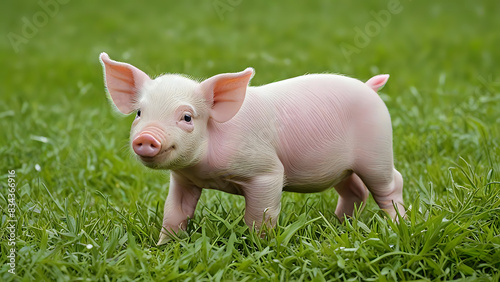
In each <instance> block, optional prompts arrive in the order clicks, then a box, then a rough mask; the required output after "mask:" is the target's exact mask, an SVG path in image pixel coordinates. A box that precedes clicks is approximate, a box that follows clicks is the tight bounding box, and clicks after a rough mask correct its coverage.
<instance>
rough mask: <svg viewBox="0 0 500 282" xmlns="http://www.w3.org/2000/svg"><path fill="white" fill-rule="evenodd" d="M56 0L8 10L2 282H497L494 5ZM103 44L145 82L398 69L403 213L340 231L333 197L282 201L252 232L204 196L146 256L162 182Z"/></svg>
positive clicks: (499, 187) (2, 114)
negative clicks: (139, 143) (143, 157)
mask: <svg viewBox="0 0 500 282" xmlns="http://www.w3.org/2000/svg"><path fill="white" fill-rule="evenodd" d="M61 2H64V3H59V2H57V1H56V0H42V1H41V2H38V3H37V1H13V0H7V1H3V2H2V4H0V7H1V8H0V19H1V20H0V21H1V22H2V24H1V25H0V34H1V35H2V39H1V40H0V61H1V62H2V68H0V81H1V83H0V169H1V170H0V185H1V186H0V187H1V192H0V206H1V207H0V208H1V210H2V212H1V214H2V217H1V228H0V238H1V242H0V247H1V255H0V280H2V281H51V280H58V281H97V280H100V281H129V280H134V281H135V280H137V281H168V280H181V281H218V280H233V281H254V280H258V281H289V280H294V281H295V280H298V281H325V280H330V281H331V280H342V281H344V280H347V281H401V280H438V281H443V280H463V281H498V280H499V279H500V274H499V272H500V128H499V124H500V69H499V67H498V66H499V65H500V52H499V51H498V50H499V49H498V46H500V33H499V32H498V27H499V26H500V17H499V16H498V15H499V14H500V5H499V3H498V1H494V0H489V1H486V0H485V1H476V2H471V1H465V0H463V1H462V0H460V1H430V0H425V1H409V0H401V1H397V0H385V1H370V2H369V3H366V2H368V1H365V2H363V3H361V2H354V1H316V0H314V1H294V2H293V4H292V3H290V2H292V1H287V2H285V1H242V0H241V1H229V0H209V1H155V3H152V2H147V3H148V4H147V5H146V4H145V3H146V2H144V1H143V2H137V1H117V0H113V1H99V2H98V1H62V0H61ZM40 3H42V4H40ZM43 3H46V4H43ZM102 51H106V52H107V53H108V54H110V56H111V57H112V58H113V59H116V60H121V61H127V62H130V63H132V64H134V65H136V66H138V67H139V68H141V69H143V70H144V71H145V72H147V73H148V74H150V75H152V76H156V75H159V74H161V73H164V72H171V73H186V74H189V75H191V76H193V77H197V78H206V77H209V76H212V75H214V74H217V73H221V72H235V71H240V70H243V69H244V68H245V67H247V66H252V67H254V68H255V70H256V75H255V77H254V79H253V80H252V85H260V84H265V83H269V82H272V81H276V80H281V79H285V78H288V77H293V76H297V75H302V74H305V73H316V72H331V73H342V74H346V75H348V76H352V77H356V78H359V79H361V80H366V79H368V78H370V77H371V76H373V75H375V74H378V73H389V74H391V78H390V80H389V82H388V84H387V85H386V87H385V88H384V89H383V90H382V91H381V94H380V95H381V96H382V98H383V99H384V101H385V102H386V104H387V106H388V108H389V111H390V113H391V116H392V121H393V130H394V133H393V135H394V152H395V164H396V168H397V169H398V170H399V171H400V172H401V173H402V175H403V177H404V179H405V188H404V189H405V190H404V199H405V204H406V205H407V210H408V218H407V220H404V221H403V222H401V224H394V223H392V222H390V221H387V220H386V219H384V214H383V213H382V212H381V211H380V210H379V209H378V207H377V206H376V204H375V202H374V201H373V199H372V198H370V200H369V202H368V205H367V207H366V209H365V210H364V211H362V212H361V213H359V214H358V215H357V216H356V217H355V218H353V219H352V220H349V221H347V222H346V223H344V224H341V223H340V222H339V221H338V220H337V219H336V218H335V215H334V206H335V204H336V201H337V194H336V193H335V191H334V190H330V191H328V192H324V193H319V194H293V193H285V194H284V195H283V199H282V212H281V215H280V219H279V226H277V227H276V228H275V229H274V230H272V231H270V232H269V233H270V235H269V236H268V237H266V238H260V237H259V236H257V235H256V234H253V233H252V232H250V231H249V230H248V228H247V227H246V225H245V224H244V222H243V220H242V216H243V211H244V201H243V198H242V197H238V196H233V195H228V194H225V193H222V192H218V191H208V190H207V191H204V193H203V194H202V198H201V200H200V203H199V205H198V208H197V211H196V213H195V217H194V219H192V220H191V221H190V223H189V226H188V231H187V232H186V233H185V234H184V235H183V237H182V239H179V240H177V241H174V242H171V243H169V244H167V245H164V246H161V247H156V245H155V244H156V241H157V239H158V235H159V229H160V226H161V220H162V216H163V214H162V212H163V203H164V200H165V197H166V195H167V192H168V174H167V173H165V172H161V171H151V170H149V169H146V168H145V167H143V166H142V165H141V164H139V163H138V162H137V161H136V160H135V159H134V157H133V156H132V154H131V152H130V149H129V147H128V131H129V127H130V124H131V122H132V120H133V117H132V116H128V117H125V118H124V117H121V116H120V115H118V114H116V112H114V111H113V109H112V108H111V107H110V105H109V103H108V101H107V98H106V95H105V92H104V86H103V78H102V71H101V66H100V64H99V62H98V55H99V53H100V52H102ZM332 157H335V156H332ZM11 170H15V177H13V176H11V177H9V171H11ZM9 179H12V180H11V182H10V183H15V185H16V187H15V193H10V192H9V189H8V184H9ZM12 185H14V184H12ZM9 201H10V202H11V204H12V203H13V201H15V203H16V207H15V208H14V209H13V210H14V211H13V213H14V214H11V211H10V210H9V209H10V208H9V206H8V204H9ZM11 215H12V216H15V217H11ZM12 219H16V220H17V221H16V222H13V221H9V220H12ZM10 239H12V240H10ZM12 242H15V245H13V243H12ZM9 256H10V257H12V256H14V257H15V263H13V264H10V265H9V262H11V260H10V258H9ZM13 267H15V270H13ZM9 271H10V272H9ZM11 272H15V275H13V274H12V273H11Z"/></svg>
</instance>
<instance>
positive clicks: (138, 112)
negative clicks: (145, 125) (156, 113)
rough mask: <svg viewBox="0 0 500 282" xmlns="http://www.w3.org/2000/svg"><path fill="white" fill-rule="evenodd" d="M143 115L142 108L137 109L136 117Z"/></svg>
mask: <svg viewBox="0 0 500 282" xmlns="http://www.w3.org/2000/svg"><path fill="white" fill-rule="evenodd" d="M140 116H141V109H139V110H137V116H136V117H140Z"/></svg>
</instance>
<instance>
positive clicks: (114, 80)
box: [99, 53, 151, 114]
mask: <svg viewBox="0 0 500 282" xmlns="http://www.w3.org/2000/svg"><path fill="white" fill-rule="evenodd" d="M99 60H100V61H101V64H102V67H103V71H104V82H105V84H106V88H107V89H108V92H109V95H110V96H111V100H113V103H114V104H115V106H116V107H117V108H118V110H119V111H120V112H122V113H124V114H129V113H131V112H132V111H134V110H135V109H134V103H135V102H136V101H137V93H138V90H139V89H140V88H141V87H142V85H143V84H144V82H146V81H148V80H151V79H150V78H149V76H148V75H147V74H145V73H144V72H142V71H141V70H140V69H138V68H136V67H134V66H132V65H129V64H126V63H121V62H117V61H113V60H111V59H110V58H109V56H108V54H106V53H101V55H100V56H99Z"/></svg>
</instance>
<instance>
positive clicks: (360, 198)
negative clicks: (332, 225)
mask: <svg viewBox="0 0 500 282" xmlns="http://www.w3.org/2000/svg"><path fill="white" fill-rule="evenodd" d="M335 190H337V192H338V193H339V196H340V197H339V200H338V203H337V208H336V209H335V214H336V215H337V217H338V218H339V219H340V221H343V220H344V216H348V217H350V216H352V215H353V213H354V208H355V207H364V205H365V204H366V199H367V198H368V189H366V186H365V184H364V183H363V181H361V178H359V176H358V175H357V174H356V173H352V174H351V175H349V176H348V177H346V178H345V179H344V180H342V181H341V182H340V183H339V184H337V185H335Z"/></svg>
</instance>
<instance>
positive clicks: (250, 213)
mask: <svg viewBox="0 0 500 282" xmlns="http://www.w3.org/2000/svg"><path fill="white" fill-rule="evenodd" d="M283 171H284V170H283V166H282V165H281V164H280V166H279V167H278V168H277V169H275V170H273V171H272V172H268V173H266V174H264V175H259V176H255V177H253V178H252V179H250V180H249V181H248V183H246V184H245V185H244V187H243V189H244V196H245V223H246V224H247V225H248V226H249V227H250V228H252V227H254V228H255V229H256V230H257V231H258V230H259V229H260V228H261V227H262V226H263V224H266V225H267V227H268V228H272V227H274V226H275V225H276V222H277V220H278V216H279V213H280V209H281V193H282V191H283V180H284V174H283Z"/></svg>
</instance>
